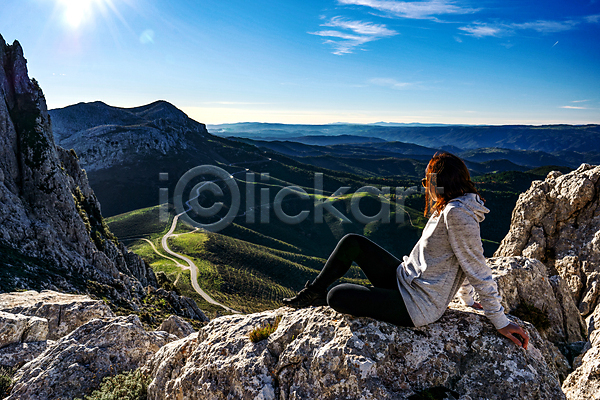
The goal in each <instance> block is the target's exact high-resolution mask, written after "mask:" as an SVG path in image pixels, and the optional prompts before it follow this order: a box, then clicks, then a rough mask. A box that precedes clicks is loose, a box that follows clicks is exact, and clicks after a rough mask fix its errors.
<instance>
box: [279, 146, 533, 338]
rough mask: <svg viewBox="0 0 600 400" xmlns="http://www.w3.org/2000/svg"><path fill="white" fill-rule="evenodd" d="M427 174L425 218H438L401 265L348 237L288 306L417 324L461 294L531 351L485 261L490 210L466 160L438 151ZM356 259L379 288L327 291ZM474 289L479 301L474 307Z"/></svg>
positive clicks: (362, 240) (374, 247)
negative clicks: (482, 230) (483, 228)
mask: <svg viewBox="0 0 600 400" xmlns="http://www.w3.org/2000/svg"><path fill="white" fill-rule="evenodd" d="M426 176H427V177H426V178H424V179H423V181H422V183H423V186H425V187H426V188H427V190H426V194H425V202H426V207H425V214H426V215H427V214H428V213H429V212H430V211H432V212H433V214H432V216H431V218H430V219H429V221H428V222H427V225H425V228H424V229H423V233H422V236H421V239H420V240H419V241H418V242H417V244H416V245H415V247H414V248H413V250H412V251H411V253H410V255H409V256H408V257H407V256H404V259H403V261H400V260H398V259H397V258H396V257H394V256H393V255H391V254H390V253H388V252H387V251H386V250H384V249H382V248H381V247H379V246H378V245H377V244H375V243H373V242H372V241H371V240H369V239H367V238H365V237H364V236H360V235H356V234H349V235H346V236H344V237H343V238H342V239H341V240H340V241H339V243H338V244H337V246H336V248H335V250H334V251H333V253H331V255H330V256H329V259H328V260H327V263H326V264H325V266H324V267H323V270H322V271H321V273H320V274H319V275H318V276H317V277H316V278H315V280H314V281H312V282H310V281H309V282H307V283H306V286H305V287H304V289H302V290H301V291H300V292H299V293H298V294H297V295H296V296H295V297H292V298H287V299H283V302H284V304H286V305H288V306H291V307H295V308H301V307H308V306H319V305H327V304H328V305H329V306H330V307H332V308H333V309H335V310H336V311H339V312H341V313H346V314H352V315H355V316H358V317H371V318H375V319H378V320H381V321H386V322H391V323H393V324H395V325H399V326H408V327H414V326H422V325H426V324H430V323H432V322H435V321H436V320H438V319H439V318H440V317H441V316H442V315H443V314H444V311H445V310H446V308H447V307H448V304H450V301H452V299H453V298H454V296H455V295H456V294H458V296H459V298H460V299H461V301H462V302H463V303H464V304H466V305H469V306H472V307H474V308H477V309H483V310H484V312H485V315H486V316H487V317H488V318H489V319H490V321H491V322H492V323H493V324H494V326H495V327H496V329H497V330H498V331H499V332H500V333H501V334H502V335H504V336H506V337H507V338H509V339H510V340H512V341H513V342H514V343H515V344H517V345H519V346H523V347H524V348H525V349H526V348H527V344H528V342H529V337H528V335H527V333H526V332H525V330H523V328H521V327H520V326H519V325H517V324H514V323H512V322H510V321H509V320H508V318H506V316H505V315H504V308H503V307H502V305H501V304H500V300H501V297H500V295H499V293H498V289H497V286H496V282H495V281H494V279H493V278H492V272H491V269H490V268H489V267H488V266H487V264H486V262H485V257H484V255H483V247H482V243H481V238H480V234H479V223H480V222H481V221H483V219H484V218H485V214H486V213H488V212H489V209H487V208H486V207H485V206H484V205H483V204H484V203H483V200H482V199H481V197H480V196H479V193H478V192H477V189H475V186H474V185H473V182H471V178H470V175H469V170H468V169H467V167H466V165H465V163H464V162H463V161H462V160H461V159H460V158H458V157H456V156H454V155H452V154H449V153H445V152H444V153H441V154H436V155H434V156H433V158H432V159H431V161H430V162H429V164H428V165H427V174H426ZM433 201H435V204H433ZM431 204H433V206H431ZM352 262H355V263H356V264H358V266H359V267H360V268H361V269H362V270H363V272H364V274H365V275H366V276H367V278H368V279H369V281H370V282H371V284H372V285H373V286H372V287H366V286H361V285H355V284H351V283H344V284H341V285H337V286H335V287H333V288H332V289H331V290H329V291H327V288H328V287H329V285H331V284H332V283H333V282H335V281H336V280H337V279H339V278H341V277H342V276H343V275H344V274H345V273H346V272H347V271H348V270H349V269H350V266H351V265H352ZM471 285H472V286H471ZM473 287H474V288H475V290H476V291H477V293H478V295H479V299H480V301H481V303H476V302H474V300H473V297H472V295H473ZM517 335H518V336H517Z"/></svg>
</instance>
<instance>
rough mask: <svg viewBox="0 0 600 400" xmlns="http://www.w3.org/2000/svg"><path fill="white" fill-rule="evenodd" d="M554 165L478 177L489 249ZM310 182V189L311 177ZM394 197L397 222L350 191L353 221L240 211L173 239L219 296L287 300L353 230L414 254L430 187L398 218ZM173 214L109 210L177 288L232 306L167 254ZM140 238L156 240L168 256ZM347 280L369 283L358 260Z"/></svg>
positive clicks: (244, 301)
mask: <svg viewBox="0 0 600 400" xmlns="http://www.w3.org/2000/svg"><path fill="white" fill-rule="evenodd" d="M293 170H294V169H293V168H292V169H291V171H293ZM548 170H549V168H543V169H536V170H532V171H527V172H512V173H511V172H503V173H499V174H487V175H483V176H481V177H477V178H475V179H474V181H476V184H477V186H478V188H479V189H480V191H481V193H482V195H483V197H485V198H486V200H487V202H486V206H487V207H488V208H490V210H491V212H490V214H488V216H487V218H486V220H485V221H484V222H483V223H482V224H481V232H482V240H483V245H484V249H485V253H486V256H488V257H489V256H492V254H493V252H494V250H495V249H496V248H497V247H498V245H499V243H500V241H501V240H502V238H503V237H504V235H506V232H507V231H508V227H509V225H510V216H511V213H512V210H513V208H514V205H515V203H516V200H517V198H518V195H519V194H520V193H521V192H522V191H523V190H525V189H526V188H528V187H529V185H530V184H531V181H532V180H534V179H543V178H544V176H545V174H547V172H548ZM295 172H297V171H295ZM565 172H566V171H565ZM290 178H291V177H290ZM304 183H305V185H306V186H304V187H305V188H306V191H307V192H309V184H310V182H308V181H307V182H304ZM343 183H344V182H340V184H343ZM354 183H355V184H356V182H354ZM289 184H290V182H288V181H285V180H279V179H272V180H271V181H270V182H268V185H269V186H270V187H271V188H280V187H284V186H286V185H289ZM380 184H381V182H380ZM384 184H387V183H384ZM261 187H264V186H261ZM310 196H311V197H313V196H315V195H314V194H310ZM394 200H395V199H393V198H390V199H387V200H385V201H389V202H390V203H391V210H392V215H391V221H392V222H391V223H381V222H372V223H368V224H366V225H363V224H360V223H358V222H357V221H355V220H354V219H353V218H352V217H351V215H352V214H351V210H350V208H351V207H350V203H351V201H350V196H342V197H341V198H340V200H339V201H337V202H336V203H335V207H336V208H337V209H338V210H339V211H340V212H342V213H343V214H344V215H346V216H348V217H350V218H351V223H348V224H345V223H342V222H341V221H340V220H339V219H337V218H336V217H335V216H333V215H332V214H330V213H328V212H325V213H324V220H323V223H322V224H315V223H313V222H312V219H311V218H307V219H306V220H305V221H303V222H302V223H300V224H296V225H286V224H284V223H282V222H280V221H278V220H277V218H275V217H274V216H272V217H271V220H270V222H269V223H268V224H261V223H253V224H252V223H246V222H245V221H244V219H243V218H237V219H235V220H234V222H233V223H232V224H230V225H229V226H228V227H227V228H225V229H224V230H222V231H221V232H219V233H209V232H206V231H201V230H197V229H196V228H194V227H193V226H189V225H187V224H186V223H183V222H181V221H179V222H178V224H177V227H176V230H175V233H176V234H178V236H175V237H172V238H170V239H169V247H170V249H171V250H173V251H175V252H177V253H179V254H181V255H185V256H187V257H189V258H190V259H192V261H193V262H194V263H195V264H196V265H197V267H198V283H199V285H200V287H201V288H202V289H203V290H205V291H206V292H207V293H208V294H209V295H210V296H211V297H213V298H214V299H215V300H216V301H218V302H221V303H223V304H225V305H227V306H228V307H231V308H233V309H235V310H239V311H241V312H244V313H250V312H257V311H262V310H267V309H273V308H276V307H279V306H280V305H281V302H280V301H281V299H282V298H283V297H287V296H291V295H293V294H294V293H295V292H296V291H298V290H299V289H301V288H302V287H303V286H304V284H305V282H306V281H308V280H311V279H313V278H314V277H315V276H316V275H317V274H318V273H319V271H320V269H321V268H322V266H323V265H324V263H325V261H326V258H327V257H328V255H329V253H330V252H331V250H333V248H334V247H335V244H336V243H337V241H338V240H339V239H340V238H341V237H343V236H344V235H345V234H347V233H351V232H353V233H359V234H362V235H365V236H367V237H369V238H370V239H372V240H373V241H375V242H376V243H378V244H379V245H381V246H382V247H384V248H385V249H387V250H388V251H390V252H391V253H392V254H394V255H395V256H396V257H397V258H399V259H401V258H402V256H404V255H407V254H408V253H409V252H410V250H411V249H412V247H413V246H414V244H415V243H416V242H417V241H418V239H419V237H420V234H421V231H422V229H423V227H424V225H425V222H426V218H425V217H424V216H423V207H424V198H423V195H422V194H416V195H413V196H410V197H408V198H407V199H406V200H405V202H404V207H403V210H404V221H403V222H402V223H396V222H395V210H396V208H395V203H394ZM311 201H312V200H311ZM288 207H289V206H288ZM294 207H296V208H294ZM302 207H304V208H306V203H304V204H303V205H302V204H295V205H294V204H292V206H291V208H288V212H289V214H290V215H295V214H296V213H297V212H298V210H300V209H302ZM360 207H361V210H362V211H363V213H364V214H366V215H374V214H376V213H377V211H378V210H379V207H381V204H380V203H379V201H378V200H375V199H373V198H370V197H369V196H365V197H364V198H363V199H362V200H361V202H360ZM271 212H272V210H271ZM173 215H174V212H173V210H170V214H169V221H168V222H162V223H161V222H160V221H159V218H158V217H159V207H158V206H155V207H149V208H144V209H140V210H135V211H132V212H130V213H126V214H121V215H117V216H114V217H111V218H108V219H107V223H108V225H109V227H110V229H111V231H112V232H113V233H114V234H115V235H116V236H117V237H118V238H119V240H121V241H123V242H124V243H125V244H126V245H127V246H128V247H129V248H130V249H131V250H132V251H134V252H135V253H136V254H138V255H140V256H141V257H142V258H143V259H144V260H145V261H147V262H148V263H149V265H150V266H151V267H152V268H153V269H154V271H155V272H159V271H162V272H164V273H165V274H166V275H167V277H168V278H169V280H170V281H171V282H172V283H174V284H175V287H176V288H177V290H178V291H179V292H180V293H181V294H183V295H186V296H189V297H191V298H193V299H194V300H196V302H197V303H198V305H199V307H200V308H201V309H202V310H203V311H205V312H206V313H207V315H208V316H209V317H214V316H216V315H220V314H224V313H227V312H226V311H224V309H222V308H221V307H219V306H215V305H212V304H209V303H207V302H206V301H205V300H203V299H202V298H201V297H200V296H199V295H198V294H197V293H196V292H195V291H194V289H193V287H192V284H191V281H190V271H189V270H182V269H181V268H180V267H179V266H177V265H176V262H174V261H173V260H170V259H167V258H165V257H164V256H165V255H167V254H166V253H165V252H164V250H163V249H162V247H161V243H160V242H161V238H162V236H163V235H164V234H165V233H166V232H167V231H168V230H169V228H170V226H171V223H172V219H173ZM311 217H312V214H311ZM257 219H258V216H257ZM139 238H145V239H147V240H149V241H151V242H152V243H153V244H154V246H155V247H156V248H157V249H158V251H159V252H160V253H161V254H162V256H161V255H159V254H157V253H156V252H155V251H154V250H153V249H152V247H151V245H150V244H149V243H148V242H146V241H145V240H142V239H139ZM180 262H181V263H182V264H186V263H185V262H184V261H180ZM341 281H345V282H356V283H362V284H367V283H368V281H366V280H365V279H364V275H362V273H361V271H360V269H359V268H358V267H356V266H353V267H352V268H351V270H350V271H349V272H348V274H347V275H346V276H345V277H344V278H342V279H341Z"/></svg>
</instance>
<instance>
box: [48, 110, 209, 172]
mask: <svg viewBox="0 0 600 400" xmlns="http://www.w3.org/2000/svg"><path fill="white" fill-rule="evenodd" d="M50 115H51V117H52V123H53V128H54V134H55V137H56V140H57V142H58V143H59V144H60V145H61V146H62V147H64V148H67V149H71V148H72V149H75V151H76V152H77V155H78V157H79V162H80V163H81V165H82V166H83V167H84V168H85V169H86V171H87V172H88V173H90V172H92V171H96V170H99V169H105V168H108V167H111V166H113V165H119V164H124V163H128V162H129V161H130V158H131V156H132V155H134V156H135V157H141V156H147V155H151V156H153V157H155V158H156V156H158V155H166V154H168V153H172V154H179V153H181V152H184V151H185V150H187V149H188V148H189V147H193V148H194V149H195V150H198V146H199V145H200V144H201V143H202V142H204V143H205V142H206V139H207V138H208V137H209V133H208V131H207V130H206V126H205V125H204V124H201V123H198V122H196V121H193V120H191V119H190V118H188V116H187V115H185V114H184V113H183V112H182V111H180V110H179V109H177V108H176V107H175V106H173V105H172V104H170V103H167V102H166V101H156V102H154V103H151V104H147V105H145V106H141V107H134V108H119V107H111V106H109V105H107V104H105V103H103V102H100V101H96V102H93V103H79V104H75V105H72V106H68V107H65V108H61V109H55V110H51V111H50ZM107 121H111V123H110V124H108V123H107Z"/></svg>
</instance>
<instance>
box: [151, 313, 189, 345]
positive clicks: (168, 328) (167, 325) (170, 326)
mask: <svg viewBox="0 0 600 400" xmlns="http://www.w3.org/2000/svg"><path fill="white" fill-rule="evenodd" d="M157 331H164V332H168V333H170V334H171V335H174V336H177V337H178V338H180V339H182V338H184V337H186V336H189V335H191V334H192V333H194V328H193V327H192V324H190V323H189V322H187V321H186V320H184V319H183V318H181V317H178V316H177V315H171V316H170V317H169V318H167V319H165V320H164V321H163V323H162V324H160V327H159V328H158V329H157Z"/></svg>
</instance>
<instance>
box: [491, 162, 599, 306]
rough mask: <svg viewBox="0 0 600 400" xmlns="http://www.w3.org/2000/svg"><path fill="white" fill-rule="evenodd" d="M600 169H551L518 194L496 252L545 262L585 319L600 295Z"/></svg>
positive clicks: (551, 274) (586, 165) (587, 167)
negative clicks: (569, 291)
mask: <svg viewBox="0 0 600 400" xmlns="http://www.w3.org/2000/svg"><path fill="white" fill-rule="evenodd" d="M599 193H600V166H596V167H594V166H590V165H588V164H582V165H581V166H580V167H579V168H577V170H575V171H572V172H570V173H568V174H565V175H562V174H561V173H560V172H557V171H553V172H550V173H549V174H548V176H547V177H546V179H545V180H544V181H533V182H532V183H531V187H530V188H529V190H527V192H525V193H523V194H521V195H520V196H519V200H518V201H517V205H516V206H515V209H514V210H513V214H512V221H511V226H510V230H509V232H508V234H507V235H506V237H505V238H504V239H503V240H502V243H501V244H500V247H499V248H498V250H497V251H496V253H495V254H494V255H495V256H497V257H501V256H525V257H532V258H536V259H538V260H540V261H542V262H543V263H544V264H545V265H546V267H547V269H548V275H549V276H553V275H556V274H560V276H561V277H562V278H563V279H564V280H565V281H566V283H567V285H568V286H569V288H570V290H571V293H572V295H573V298H574V300H575V302H576V304H577V306H578V308H579V310H580V311H581V313H582V314H583V315H584V316H585V315H588V314H590V313H591V312H592V311H593V310H594V308H595V307H596V305H597V304H598V298H599V297H600V284H599V283H598V281H599V280H600V233H599V232H600V196H599V195H598V194H599Z"/></svg>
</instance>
